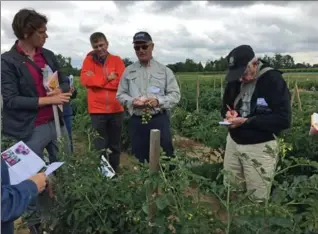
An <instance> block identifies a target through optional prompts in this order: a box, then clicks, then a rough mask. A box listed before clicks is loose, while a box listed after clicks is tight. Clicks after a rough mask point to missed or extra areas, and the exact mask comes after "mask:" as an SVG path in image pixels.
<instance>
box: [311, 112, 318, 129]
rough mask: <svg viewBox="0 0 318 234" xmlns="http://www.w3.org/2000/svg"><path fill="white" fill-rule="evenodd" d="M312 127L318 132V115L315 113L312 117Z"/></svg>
mask: <svg viewBox="0 0 318 234" xmlns="http://www.w3.org/2000/svg"><path fill="white" fill-rule="evenodd" d="M311 126H312V127H313V128H315V129H316V130H318V113H313V114H312V115H311Z"/></svg>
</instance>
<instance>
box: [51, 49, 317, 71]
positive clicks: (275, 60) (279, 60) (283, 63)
mask: <svg viewBox="0 0 318 234" xmlns="http://www.w3.org/2000/svg"><path fill="white" fill-rule="evenodd" d="M56 57H57V60H58V62H59V64H60V66H61V69H62V72H64V74H66V75H70V74H72V75H74V76H79V75H80V71H81V70H80V69H78V68H74V67H73V66H72V59H71V58H70V57H64V56H63V55H61V54H57V55H56ZM261 59H263V60H264V61H266V62H267V63H269V64H270V65H271V66H272V67H275V68H278V69H287V70H289V69H298V70H299V71H303V70H307V69H308V70H312V69H313V70H315V71H316V69H317V68H318V63H317V64H313V65H311V64H309V63H305V62H303V63H295V61H294V58H293V57H292V56H291V55H288V54H287V55H282V54H275V55H274V56H272V57H270V56H268V55H265V56H263V57H261ZM123 62H124V63H125V65H126V67H127V66H129V65H130V64H132V63H133V62H134V61H132V60H131V59H129V58H123ZM167 66H168V67H169V68H170V69H171V70H172V71H173V72H175V73H176V72H224V71H225V70H226V69H227V61H226V58H224V57H221V58H219V59H215V60H208V61H207V62H206V64H205V65H203V64H202V63H201V62H198V63H196V62H194V61H193V59H189V58H187V59H186V60H185V62H177V63H174V64H168V65H167ZM310 68H312V69H310Z"/></svg>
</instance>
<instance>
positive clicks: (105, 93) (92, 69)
mask: <svg viewBox="0 0 318 234" xmlns="http://www.w3.org/2000/svg"><path fill="white" fill-rule="evenodd" d="M124 70H125V64H124V62H123V61H122V59H121V58H120V57H119V56H116V55H112V54H108V56H107V58H106V59H104V60H102V59H100V58H98V57H97V55H96V54H95V53H93V52H90V53H89V54H88V55H87V56H86V58H85V59H84V62H83V66H82V71H81V84H82V85H83V86H85V87H86V88H87V104H88V112H89V113H90V114H111V113H119V112H123V111H124V108H123V106H122V105H121V104H120V103H119V102H118V100H117V99H116V93H117V89H118V85H119V81H120V79H121V76H122V74H123V73H124ZM112 72H113V73H115V74H116V78H115V79H113V80H110V81H108V80H107V75H106V74H111V73H112Z"/></svg>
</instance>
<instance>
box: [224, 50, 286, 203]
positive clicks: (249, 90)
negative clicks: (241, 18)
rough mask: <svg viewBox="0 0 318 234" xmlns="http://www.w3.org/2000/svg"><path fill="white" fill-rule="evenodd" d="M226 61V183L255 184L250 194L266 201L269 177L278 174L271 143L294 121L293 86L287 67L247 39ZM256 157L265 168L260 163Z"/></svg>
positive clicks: (246, 186) (240, 187)
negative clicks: (258, 53)
mask: <svg viewBox="0 0 318 234" xmlns="http://www.w3.org/2000/svg"><path fill="white" fill-rule="evenodd" d="M227 61H228V65H229V68H228V72H227V75H226V81H227V85H226V87H225V91H224V96H223V107H222V110H221V114H222V116H223V118H224V121H227V122H229V125H228V128H229V134H228V136H227V142H226V149H225V156H224V169H225V170H226V171H228V172H229V174H227V175H225V176H224V184H225V185H229V184H231V185H233V186H235V187H236V189H238V190H248V191H252V190H255V191H254V193H253V194H252V196H251V197H250V198H251V199H252V200H253V201H256V202H263V201H264V199H266V198H267V196H268V195H269V194H270V189H271V184H270V182H268V180H266V179H264V177H270V176H271V175H273V173H274V171H275V169H276V164H277V161H278V158H277V157H275V155H273V154H272V153H269V152H268V151H267V147H266V146H269V147H270V148H272V149H273V150H277V142H276V141H275V136H278V135H279V134H280V132H281V131H282V130H285V129H288V128H289V127H290V125H291V104H290V92H289V89H288V87H287V85H286V82H285V80H284V79H283V77H282V73H281V72H280V71H278V70H276V69H274V68H271V67H269V66H268V65H267V64H266V63H265V62H264V61H263V60H261V59H258V58H256V57H255V54H254V51H253V49H252V48H251V47H250V46H248V45H241V46H239V47H236V48H235V49H233V50H232V51H231V52H230V53H229V55H228V56H227ZM257 162H258V163H259V164H261V167H262V169H261V168H257V169H256V166H255V163H256V164H257ZM233 186H232V188H233ZM233 195H234V193H233Z"/></svg>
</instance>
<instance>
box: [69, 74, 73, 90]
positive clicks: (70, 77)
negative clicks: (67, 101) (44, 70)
mask: <svg viewBox="0 0 318 234" xmlns="http://www.w3.org/2000/svg"><path fill="white" fill-rule="evenodd" d="M68 78H69V80H70V87H71V88H74V83H73V82H74V81H73V80H74V76H73V75H72V74H71V75H69V77H68Z"/></svg>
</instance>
